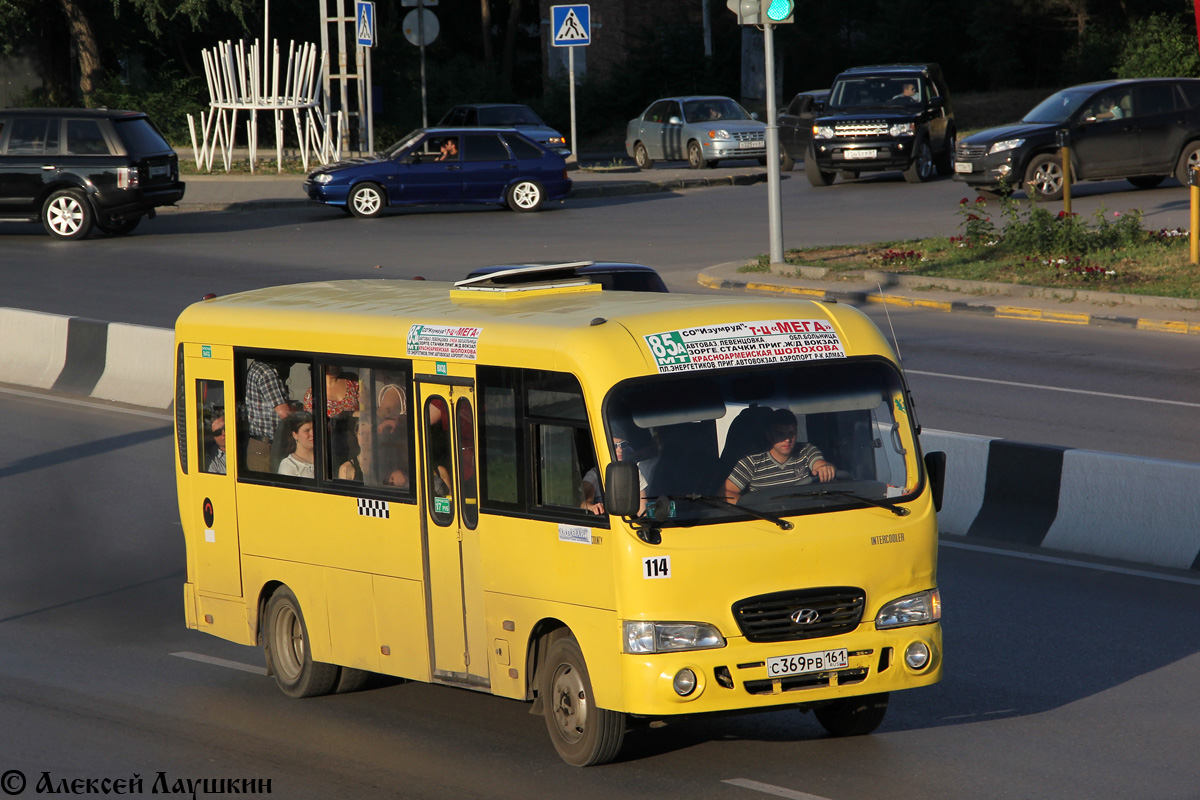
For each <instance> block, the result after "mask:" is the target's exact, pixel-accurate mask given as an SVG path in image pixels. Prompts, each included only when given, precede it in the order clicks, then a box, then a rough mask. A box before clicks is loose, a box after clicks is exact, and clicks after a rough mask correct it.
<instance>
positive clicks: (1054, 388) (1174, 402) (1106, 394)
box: [904, 369, 1200, 408]
mask: <svg viewBox="0 0 1200 800" xmlns="http://www.w3.org/2000/svg"><path fill="white" fill-rule="evenodd" d="M904 371H905V372H906V373H908V374H909V375H925V376H926V377H930V378H949V379H951V380H955V381H975V382H976V383H995V384H999V385H1000V386H1016V387H1018V388H1021V389H1044V390H1045V391H1047V392H1067V393H1068V394H1086V395H1091V396H1092V397H1107V398H1109V399H1112V400H1136V401H1137V402H1140V403H1162V404H1163V405H1168V406H1184V407H1185V408H1200V403H1189V402H1187V401H1185V400H1160V399H1158V398H1157V397H1138V396H1137V395H1132V394H1113V393H1112V392H1093V391H1090V390H1088V389H1066V388H1064V387H1062V386H1043V385H1042V384H1039V383H1021V382H1020V381H1002V380H997V379H995V378H973V377H971V376H969V375H947V374H946V373H944V372H922V371H921V370H917V369H906V370H904Z"/></svg>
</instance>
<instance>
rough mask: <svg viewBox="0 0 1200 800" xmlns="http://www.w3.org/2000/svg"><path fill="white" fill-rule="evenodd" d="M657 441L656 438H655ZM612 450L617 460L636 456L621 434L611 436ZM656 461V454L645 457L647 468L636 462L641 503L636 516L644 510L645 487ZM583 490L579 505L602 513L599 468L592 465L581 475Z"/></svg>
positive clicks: (590, 511)
mask: <svg viewBox="0 0 1200 800" xmlns="http://www.w3.org/2000/svg"><path fill="white" fill-rule="evenodd" d="M655 442H656V443H657V438H656V439H655ZM612 443H613V450H615V451H616V454H617V460H618V461H631V460H633V459H634V458H635V457H636V451H635V449H634V446H633V444H632V443H631V442H630V441H629V440H628V439H626V438H625V437H623V436H614V437H612ZM657 462H658V456H657V455H656V456H655V457H654V458H651V459H647V469H643V468H642V462H638V483H639V487H638V488H639V489H640V490H641V495H642V503H641V507H640V508H639V509H638V516H641V515H642V514H644V513H645V511H646V487H647V485H649V480H650V474H652V473H653V470H654V465H655V464H656V463H657ZM581 488H582V490H583V502H582V503H580V504H579V507H580V508H582V509H584V510H585V511H587V512H589V513H591V514H603V513H604V487H603V486H602V485H601V482H600V468H599V467H592V468H591V469H589V470H588V471H587V474H586V475H584V476H583V481H582V483H581Z"/></svg>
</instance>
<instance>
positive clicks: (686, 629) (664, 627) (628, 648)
mask: <svg viewBox="0 0 1200 800" xmlns="http://www.w3.org/2000/svg"><path fill="white" fill-rule="evenodd" d="M624 633H625V652H626V653H669V652H677V651H681V650H711V649H713V648H716V647H724V646H725V637H723V636H722V635H721V632H720V631H718V630H717V628H716V626H714V625H708V624H706V623H703V622H648V621H646V620H637V619H629V620H625V622H624Z"/></svg>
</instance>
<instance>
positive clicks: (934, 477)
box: [925, 450, 946, 511]
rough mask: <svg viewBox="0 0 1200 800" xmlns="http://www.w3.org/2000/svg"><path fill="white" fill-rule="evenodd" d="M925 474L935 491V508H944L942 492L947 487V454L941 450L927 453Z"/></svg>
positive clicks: (930, 486)
mask: <svg viewBox="0 0 1200 800" xmlns="http://www.w3.org/2000/svg"><path fill="white" fill-rule="evenodd" d="M925 474H926V475H928V476H929V489H930V491H932V492H933V510H934V511H941V510H942V492H943V491H944V490H945V488H946V454H945V453H943V452H941V451H940V450H939V451H937V452H933V453H926V454H925Z"/></svg>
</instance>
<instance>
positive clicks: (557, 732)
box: [540, 636, 625, 767]
mask: <svg viewBox="0 0 1200 800" xmlns="http://www.w3.org/2000/svg"><path fill="white" fill-rule="evenodd" d="M540 683H541V695H542V704H543V708H544V713H545V715H546V729H547V730H548V731H549V732H550V740H551V741H552V742H554V749H555V750H557V751H558V754H559V756H561V757H562V760H563V761H566V762H567V763H568V764H571V765H573V766H576V767H590V766H592V765H595V764H607V763H608V762H609V761H612V760H613V759H614V758H616V757H617V753H619V752H620V750H621V742H622V741H623V740H624V738H625V715H624V714H622V713H620V712H618V711H609V710H608V709H604V708H598V707H597V706H596V703H595V697H594V696H593V694H592V681H591V678H590V677H589V676H588V670H587V665H586V664H585V663H584V661H583V652H582V651H580V649H579V643H578V642H576V641H575V638H574V637H573V636H567V637H565V638H562V639H559V640H557V641H556V642H554V644H552V645H550V651H549V653H547V655H546V663H545V665H543V667H542V674H541V681H540Z"/></svg>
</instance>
